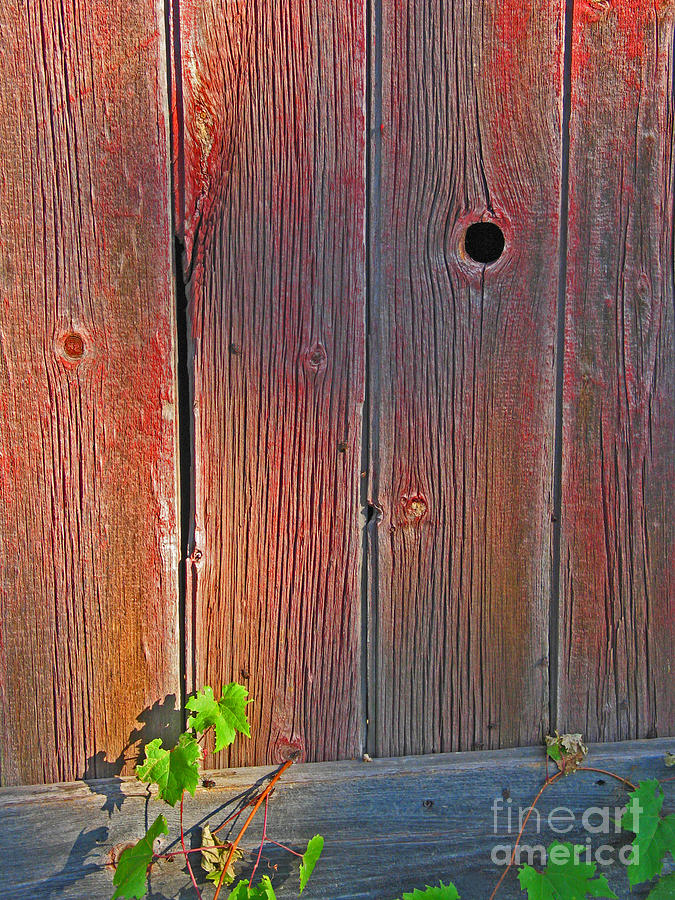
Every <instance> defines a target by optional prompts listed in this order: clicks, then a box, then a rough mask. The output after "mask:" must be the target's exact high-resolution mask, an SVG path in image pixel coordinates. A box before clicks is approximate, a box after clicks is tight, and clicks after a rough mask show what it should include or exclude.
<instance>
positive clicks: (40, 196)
mask: <svg viewBox="0 0 675 900" xmlns="http://www.w3.org/2000/svg"><path fill="white" fill-rule="evenodd" d="M164 51H165V48H164V26H163V18H162V11H161V10H160V9H159V8H158V7H157V6H156V4H153V3H148V2H141V3H137V4H132V5H131V6H128V5H122V4H120V3H119V2H116V0H113V2H110V3H98V2H95V3H86V4H81V3H78V2H76V3H74V4H69V5H66V6H63V5H62V4H59V3H55V2H52V0H39V2H34V3H33V2H31V3H9V4H5V5H4V6H3V8H2V11H1V12H0V59H1V67H2V71H3V82H4V86H3V90H2V92H1V93H0V152H1V153H2V160H3V165H2V175H1V176H0V419H1V420H2V429H1V430H0V532H1V534H2V553H1V554H0V760H1V769H2V773H1V774H2V780H3V781H4V783H16V782H26V781H28V782H36V781H43V780H46V781H55V780H62V779H72V778H78V777H82V776H83V775H84V774H85V772H86V773H87V774H88V775H89V776H90V777H91V776H94V775H96V774H105V773H109V772H110V771H111V769H115V770H116V771H119V769H120V768H121V767H122V765H123V762H124V759H123V752H124V749H125V747H126V745H127V743H128V741H129V738H130V736H131V734H132V732H133V731H134V729H135V728H136V727H140V726H138V723H137V722H136V718H137V716H138V715H139V714H142V713H143V711H144V710H146V713H145V720H146V725H147V726H148V729H149V730H148V729H146V730H145V736H146V737H149V736H150V732H151V731H152V730H153V727H152V720H153V716H154V713H153V712H149V711H148V708H149V707H152V706H153V705H154V704H155V703H162V702H163V701H164V700H165V697H166V696H167V695H172V694H173V695H174V696H175V695H177V694H178V693H179V689H180V682H179V647H178V633H177V626H178V610H177V574H176V572H177V569H176V567H177V555H178V542H177V535H176V500H175V495H176V491H175V481H176V472H175V453H174V447H175V437H174V432H175V422H174V419H175V416H174V372H173V352H174V349H173V347H174V344H173V334H174V315H173V303H174V299H173V284H172V260H171V223H170V177H169V161H168V128H167V114H168V103H167V98H166V66H165V58H164V57H165V53H164ZM170 705H171V704H170V703H169V706H170ZM158 708H159V707H158V706H155V712H156V711H157V709H158ZM164 709H166V704H164ZM170 718H171V716H170V715H169V719H170ZM165 725H167V727H168V730H169V732H170V731H171V728H170V727H169V726H170V722H169V723H167V722H165ZM106 757H107V762H106Z"/></svg>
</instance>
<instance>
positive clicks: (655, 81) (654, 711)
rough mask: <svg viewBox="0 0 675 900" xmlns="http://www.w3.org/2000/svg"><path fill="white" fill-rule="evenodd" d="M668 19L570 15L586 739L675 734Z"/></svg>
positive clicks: (569, 697) (570, 496) (567, 461)
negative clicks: (571, 29)
mask: <svg viewBox="0 0 675 900" xmlns="http://www.w3.org/2000/svg"><path fill="white" fill-rule="evenodd" d="M674 11H675V6H674V5H673V3H672V2H667V3H663V2H659V3H653V2H646V0H635V2H631V3H611V4H610V3H608V2H605V3H578V4H576V3H575V17H574V30H573V54H572V115H571V127H570V216H569V270H568V276H569V277H568V282H567V304H566V331H565V382H564V432H563V518H562V539H561V617H560V642H561V657H560V696H559V715H560V719H561V726H562V727H563V728H565V729H572V730H574V731H583V732H584V733H585V734H586V736H587V737H588V739H589V740H615V739H624V738H632V737H645V736H654V735H656V734H664V735H665V734H670V733H672V731H673V727H674V726H675V694H674V692H673V690H672V667H673V657H672V654H673V646H674V645H675V606H674V603H673V601H674V598H675V580H674V578H673V572H674V571H675V570H674V569H673V558H674V555H675V554H674V551H675V531H674V529H673V518H672V513H671V507H672V500H673V496H674V495H675V466H674V460H675V455H674V450H675V447H674V441H673V438H674V435H675V400H674V398H675V391H674V387H675V384H674V380H675V379H674V374H675V372H674V369H675V366H674V356H673V351H674V349H675V348H674V346H673V344H674V341H673V298H674V294H675V289H674V285H675V280H674V277H675V276H674V273H673V204H674V197H675V174H674V172H675V166H674V163H675V155H674V146H675V145H674V136H673V128H674V126H673V122H674V119H675V100H674V97H673V89H672V85H673V71H674V65H675V60H674V58H673V52H674V50H673V47H674V45H673V19H674Z"/></svg>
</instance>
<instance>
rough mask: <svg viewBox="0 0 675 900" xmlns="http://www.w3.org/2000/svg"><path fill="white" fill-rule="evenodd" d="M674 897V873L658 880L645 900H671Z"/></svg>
mask: <svg viewBox="0 0 675 900" xmlns="http://www.w3.org/2000/svg"><path fill="white" fill-rule="evenodd" d="M673 897H675V872H673V874H672V875H664V877H663V878H659V880H658V882H657V884H656V886H655V887H654V888H652V890H651V891H650V892H649V893H648V894H647V900H673Z"/></svg>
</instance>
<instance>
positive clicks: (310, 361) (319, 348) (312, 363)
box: [304, 341, 328, 374]
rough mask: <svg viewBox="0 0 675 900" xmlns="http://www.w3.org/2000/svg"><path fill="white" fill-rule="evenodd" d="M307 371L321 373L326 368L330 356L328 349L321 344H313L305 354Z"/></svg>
mask: <svg viewBox="0 0 675 900" xmlns="http://www.w3.org/2000/svg"><path fill="white" fill-rule="evenodd" d="M304 362H305V369H306V370H307V371H309V372H311V373H313V374H316V373H317V372H321V371H323V370H324V369H325V368H326V364H327V362H328V356H327V354H326V348H325V347H324V346H323V344H321V343H320V342H318V341H317V342H316V343H315V344H312V346H311V347H310V348H309V350H308V351H307V352H306V354H305V360H304Z"/></svg>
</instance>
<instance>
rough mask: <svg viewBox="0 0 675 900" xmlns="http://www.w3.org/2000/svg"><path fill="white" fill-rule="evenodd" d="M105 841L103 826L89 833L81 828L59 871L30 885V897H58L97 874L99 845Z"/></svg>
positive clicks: (99, 866)
mask: <svg viewBox="0 0 675 900" xmlns="http://www.w3.org/2000/svg"><path fill="white" fill-rule="evenodd" d="M107 839H108V829H107V828H106V827H105V826H100V827H99V828H93V829H91V830H90V831H87V830H86V829H84V828H83V829H82V831H80V833H79V835H78V836H77V838H76V840H75V843H74V844H73V846H72V847H71V848H70V851H69V853H68V858H67V859H66V861H65V863H64V864H63V866H62V867H61V868H60V869H59V871H58V872H55V873H54V874H53V875H50V877H49V878H46V879H45V880H44V881H41V882H39V883H37V884H34V885H31V892H32V896H33V897H40V898H44V900H49V898H51V897H58V896H59V894H61V893H62V892H63V891H65V890H66V889H67V888H71V887H72V886H73V885H74V884H76V883H78V882H80V881H81V880H82V879H83V878H86V876H87V875H96V874H98V873H99V872H100V870H101V862H100V853H101V844H104V843H105V842H106V841H107ZM90 853H94V854H95V856H94V857H92V860H91V862H89V861H88V860H87V857H88V856H89V854H90ZM111 883H112V882H111ZM111 893H112V892H111Z"/></svg>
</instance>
